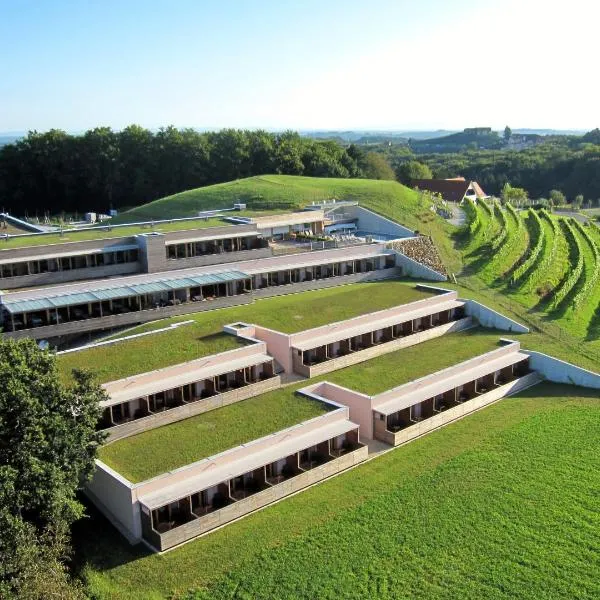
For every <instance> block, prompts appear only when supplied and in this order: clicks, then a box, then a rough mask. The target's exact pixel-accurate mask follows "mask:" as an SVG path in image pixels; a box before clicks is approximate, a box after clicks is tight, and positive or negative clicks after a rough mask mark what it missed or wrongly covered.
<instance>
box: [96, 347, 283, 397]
mask: <svg viewBox="0 0 600 600" xmlns="http://www.w3.org/2000/svg"><path fill="white" fill-rule="evenodd" d="M272 360H273V358H272V357H271V356H269V355H267V354H263V353H259V354H254V355H250V356H243V357H232V358H230V359H229V360H227V355H226V354H225V355H223V354H221V355H215V356H209V357H204V358H198V359H196V360H192V361H189V362H187V363H183V364H179V365H174V366H172V367H166V368H164V369H159V370H156V371H150V372H148V373H141V374H140V375H133V376H131V377H125V378H124V379H118V380H116V381H111V382H109V383H105V384H103V386H102V387H103V388H104V389H105V391H106V392H107V393H108V394H109V396H110V400H106V401H103V402H101V403H100V404H101V406H103V407H106V406H112V405H114V404H119V403H121V402H127V401H128V400H134V399H136V398H141V397H143V396H147V395H148V394H155V393H158V392H163V391H165V390H170V389H173V388H176V387H180V386H183V385H187V384H188V383H194V382H196V381H201V380H203V379H208V378H211V377H216V376H217V375H222V374H223V373H229V372H232V371H237V370H239V369H244V368H246V367H253V366H256V365H260V364H264V363H268V362H271V361H272Z"/></svg>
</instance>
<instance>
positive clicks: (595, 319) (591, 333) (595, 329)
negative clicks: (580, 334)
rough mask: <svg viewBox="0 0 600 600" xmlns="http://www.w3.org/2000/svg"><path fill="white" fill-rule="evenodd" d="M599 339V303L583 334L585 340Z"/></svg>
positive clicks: (593, 340)
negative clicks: (584, 334)
mask: <svg viewBox="0 0 600 600" xmlns="http://www.w3.org/2000/svg"><path fill="white" fill-rule="evenodd" d="M597 340H600V304H599V305H598V307H597V308H596V311H595V312H594V315H593V316H592V320H591V321H590V324H589V325H588V328H587V333H586V336H585V341H586V342H595V341H597Z"/></svg>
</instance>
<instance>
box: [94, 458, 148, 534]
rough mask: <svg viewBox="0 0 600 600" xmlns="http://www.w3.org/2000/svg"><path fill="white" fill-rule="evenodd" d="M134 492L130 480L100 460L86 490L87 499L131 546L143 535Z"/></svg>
mask: <svg viewBox="0 0 600 600" xmlns="http://www.w3.org/2000/svg"><path fill="white" fill-rule="evenodd" d="M133 488H134V486H133V485H132V484H131V483H130V482H129V481H127V479H125V478H124V477H121V475H119V474H118V473H117V472H116V471H114V470H113V469H111V468H110V467H109V466H108V465H105V464H104V463H103V462H102V461H100V460H96V469H95V471H94V476H93V478H92V480H91V481H90V482H88V483H87V484H86V486H85V488H84V492H85V494H86V496H88V497H89V498H90V500H92V502H93V503H94V504H95V505H96V507H97V508H98V509H99V510H100V512H102V514H104V516H105V517H106V518H107V519H108V520H109V521H111V523H113V524H114V525H115V526H116V527H117V529H118V530H119V531H120V532H121V533H122V534H123V535H124V536H125V537H126V538H127V539H128V540H129V541H130V542H131V543H134V542H136V541H139V539H140V538H141V535H142V530H141V524H140V519H139V507H137V506H134V504H136V496H135V493H134V490H133Z"/></svg>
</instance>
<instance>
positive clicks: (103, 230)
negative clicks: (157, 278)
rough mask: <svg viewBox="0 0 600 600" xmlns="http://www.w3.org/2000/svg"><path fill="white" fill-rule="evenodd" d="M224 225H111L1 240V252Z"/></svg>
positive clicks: (203, 221) (217, 222) (215, 222)
mask: <svg viewBox="0 0 600 600" xmlns="http://www.w3.org/2000/svg"><path fill="white" fill-rule="evenodd" d="M223 225H231V223H227V222H226V221H222V220H221V219H198V220H194V221H176V222H174V223H160V224H157V225H155V226H150V225H130V226H129V227H110V226H109V225H102V226H97V227H94V228H93V229H88V230H86V231H67V232H65V233H64V234H63V235H60V233H45V234H38V235H31V236H27V237H18V238H8V239H6V240H0V251H1V250H6V249H9V248H10V249H12V248H24V247H26V246H44V245H47V244H63V243H66V242H84V241H87V240H103V239H111V238H119V237H127V236H131V235H137V234H140V233H150V232H152V231H159V232H162V233H167V232H169V231H182V230H186V229H206V228H207V227H222V226H223Z"/></svg>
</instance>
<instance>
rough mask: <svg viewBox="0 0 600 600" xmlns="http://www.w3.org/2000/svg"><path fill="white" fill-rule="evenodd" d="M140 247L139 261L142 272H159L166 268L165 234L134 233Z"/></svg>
mask: <svg viewBox="0 0 600 600" xmlns="http://www.w3.org/2000/svg"><path fill="white" fill-rule="evenodd" d="M135 239H136V241H137V243H138V246H139V247H140V255H141V256H140V261H141V263H142V271H143V272H144V273H159V272H160V271H166V270H167V253H166V250H165V235H164V234H162V233H158V232H153V233H143V234H140V235H136V236H135Z"/></svg>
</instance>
